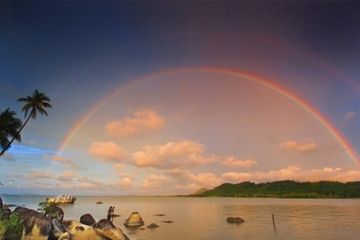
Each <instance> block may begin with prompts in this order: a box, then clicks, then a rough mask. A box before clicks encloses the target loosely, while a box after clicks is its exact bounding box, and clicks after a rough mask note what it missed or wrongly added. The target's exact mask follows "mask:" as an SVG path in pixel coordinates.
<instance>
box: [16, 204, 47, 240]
mask: <svg viewBox="0 0 360 240" xmlns="http://www.w3.org/2000/svg"><path fill="white" fill-rule="evenodd" d="M14 213H16V214H18V216H19V217H20V218H21V219H22V221H23V223H24V229H25V235H31V234H36V233H32V231H33V229H34V228H35V226H36V228H37V229H39V233H38V234H39V235H37V234H36V237H44V236H49V234H50V232H51V228H52V223H51V219H50V218H49V217H46V216H44V215H43V214H41V213H39V212H37V211H35V210H32V209H28V208H24V207H17V208H15V210H14ZM33 236H34V235H33ZM34 237H35V236H34Z"/></svg>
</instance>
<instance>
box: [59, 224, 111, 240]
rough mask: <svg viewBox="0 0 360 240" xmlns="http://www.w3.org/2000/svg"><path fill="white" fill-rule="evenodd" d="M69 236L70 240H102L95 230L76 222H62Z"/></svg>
mask: <svg viewBox="0 0 360 240" xmlns="http://www.w3.org/2000/svg"><path fill="white" fill-rule="evenodd" d="M64 224H65V225H66V227H67V228H68V229H69V233H70V234H71V240H90V239H91V240H104V238H103V237H102V236H101V235H100V234H99V233H98V232H97V231H96V230H95V228H93V227H90V226H87V225H84V224H81V223H80V222H77V221H69V222H64Z"/></svg>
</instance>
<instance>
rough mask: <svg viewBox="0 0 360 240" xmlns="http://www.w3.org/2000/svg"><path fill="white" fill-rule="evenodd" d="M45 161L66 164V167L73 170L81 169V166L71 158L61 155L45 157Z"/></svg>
mask: <svg viewBox="0 0 360 240" xmlns="http://www.w3.org/2000/svg"><path fill="white" fill-rule="evenodd" d="M44 159H47V160H51V161H54V162H57V163H61V164H64V165H65V166H67V167H69V168H71V169H79V168H80V167H79V165H78V164H76V163H75V162H74V161H73V160H71V159H70V158H67V157H64V156H61V155H58V154H56V155H44Z"/></svg>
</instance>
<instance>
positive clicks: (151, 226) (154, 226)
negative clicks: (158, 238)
mask: <svg viewBox="0 0 360 240" xmlns="http://www.w3.org/2000/svg"><path fill="white" fill-rule="evenodd" d="M146 227H147V228H150V229H153V228H158V227H159V225H157V224H155V223H152V224H150V225H147V226H146Z"/></svg>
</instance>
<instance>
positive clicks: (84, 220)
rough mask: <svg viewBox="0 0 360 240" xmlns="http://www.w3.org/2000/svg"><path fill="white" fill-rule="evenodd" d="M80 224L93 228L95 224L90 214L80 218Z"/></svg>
mask: <svg viewBox="0 0 360 240" xmlns="http://www.w3.org/2000/svg"><path fill="white" fill-rule="evenodd" d="M80 223H82V224H85V225H88V226H91V227H94V226H95V224H96V221H95V219H94V217H93V216H92V215H91V214H90V213H86V214H84V215H82V216H81V217H80Z"/></svg>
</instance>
